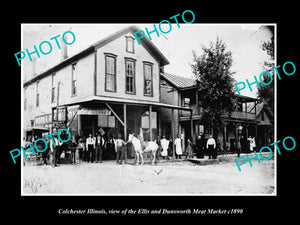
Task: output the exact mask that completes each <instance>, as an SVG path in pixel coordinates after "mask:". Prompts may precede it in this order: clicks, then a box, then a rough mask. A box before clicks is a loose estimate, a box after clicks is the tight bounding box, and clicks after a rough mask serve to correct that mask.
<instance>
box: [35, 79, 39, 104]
mask: <svg viewBox="0 0 300 225" xmlns="http://www.w3.org/2000/svg"><path fill="white" fill-rule="evenodd" d="M39 84H40V81H37V82H36V98H35V106H36V107H39V106H40V93H39Z"/></svg>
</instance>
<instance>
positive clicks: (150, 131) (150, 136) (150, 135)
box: [149, 105, 152, 141]
mask: <svg viewBox="0 0 300 225" xmlns="http://www.w3.org/2000/svg"><path fill="white" fill-rule="evenodd" d="M151 114H152V105H149V138H150V141H152V127H151Z"/></svg>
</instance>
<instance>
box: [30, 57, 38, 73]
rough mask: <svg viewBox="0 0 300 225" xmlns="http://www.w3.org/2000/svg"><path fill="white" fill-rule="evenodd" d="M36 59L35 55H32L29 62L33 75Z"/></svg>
mask: <svg viewBox="0 0 300 225" xmlns="http://www.w3.org/2000/svg"><path fill="white" fill-rule="evenodd" d="M36 60H37V58H36V57H35V56H33V57H32V62H31V72H32V76H33V77H34V76H35V75H36Z"/></svg>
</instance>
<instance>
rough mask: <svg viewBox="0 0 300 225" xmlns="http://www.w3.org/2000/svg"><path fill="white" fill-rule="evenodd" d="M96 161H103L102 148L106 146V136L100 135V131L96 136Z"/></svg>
mask: <svg viewBox="0 0 300 225" xmlns="http://www.w3.org/2000/svg"><path fill="white" fill-rule="evenodd" d="M95 145H96V159H95V161H96V163H98V162H100V163H102V150H103V148H104V138H103V137H102V136H101V135H100V132H97V137H96V143H95Z"/></svg>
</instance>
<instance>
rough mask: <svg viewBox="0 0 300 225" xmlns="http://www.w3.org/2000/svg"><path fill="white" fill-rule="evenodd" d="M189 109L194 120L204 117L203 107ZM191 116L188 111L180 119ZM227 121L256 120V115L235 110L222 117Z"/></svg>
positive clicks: (181, 113)
mask: <svg viewBox="0 0 300 225" xmlns="http://www.w3.org/2000/svg"><path fill="white" fill-rule="evenodd" d="M189 108H191V109H193V119H200V118H201V116H202V115H203V112H204V110H203V108H202V107H198V108H197V107H196V105H189ZM190 116H191V114H190V112H188V111H180V112H179V117H180V119H181V120H184V119H188V118H190ZM222 117H223V118H225V119H232V120H252V121H253V120H255V119H256V114H255V113H252V112H244V111H240V110H234V111H232V112H231V113H229V112H224V113H223V115H222Z"/></svg>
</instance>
